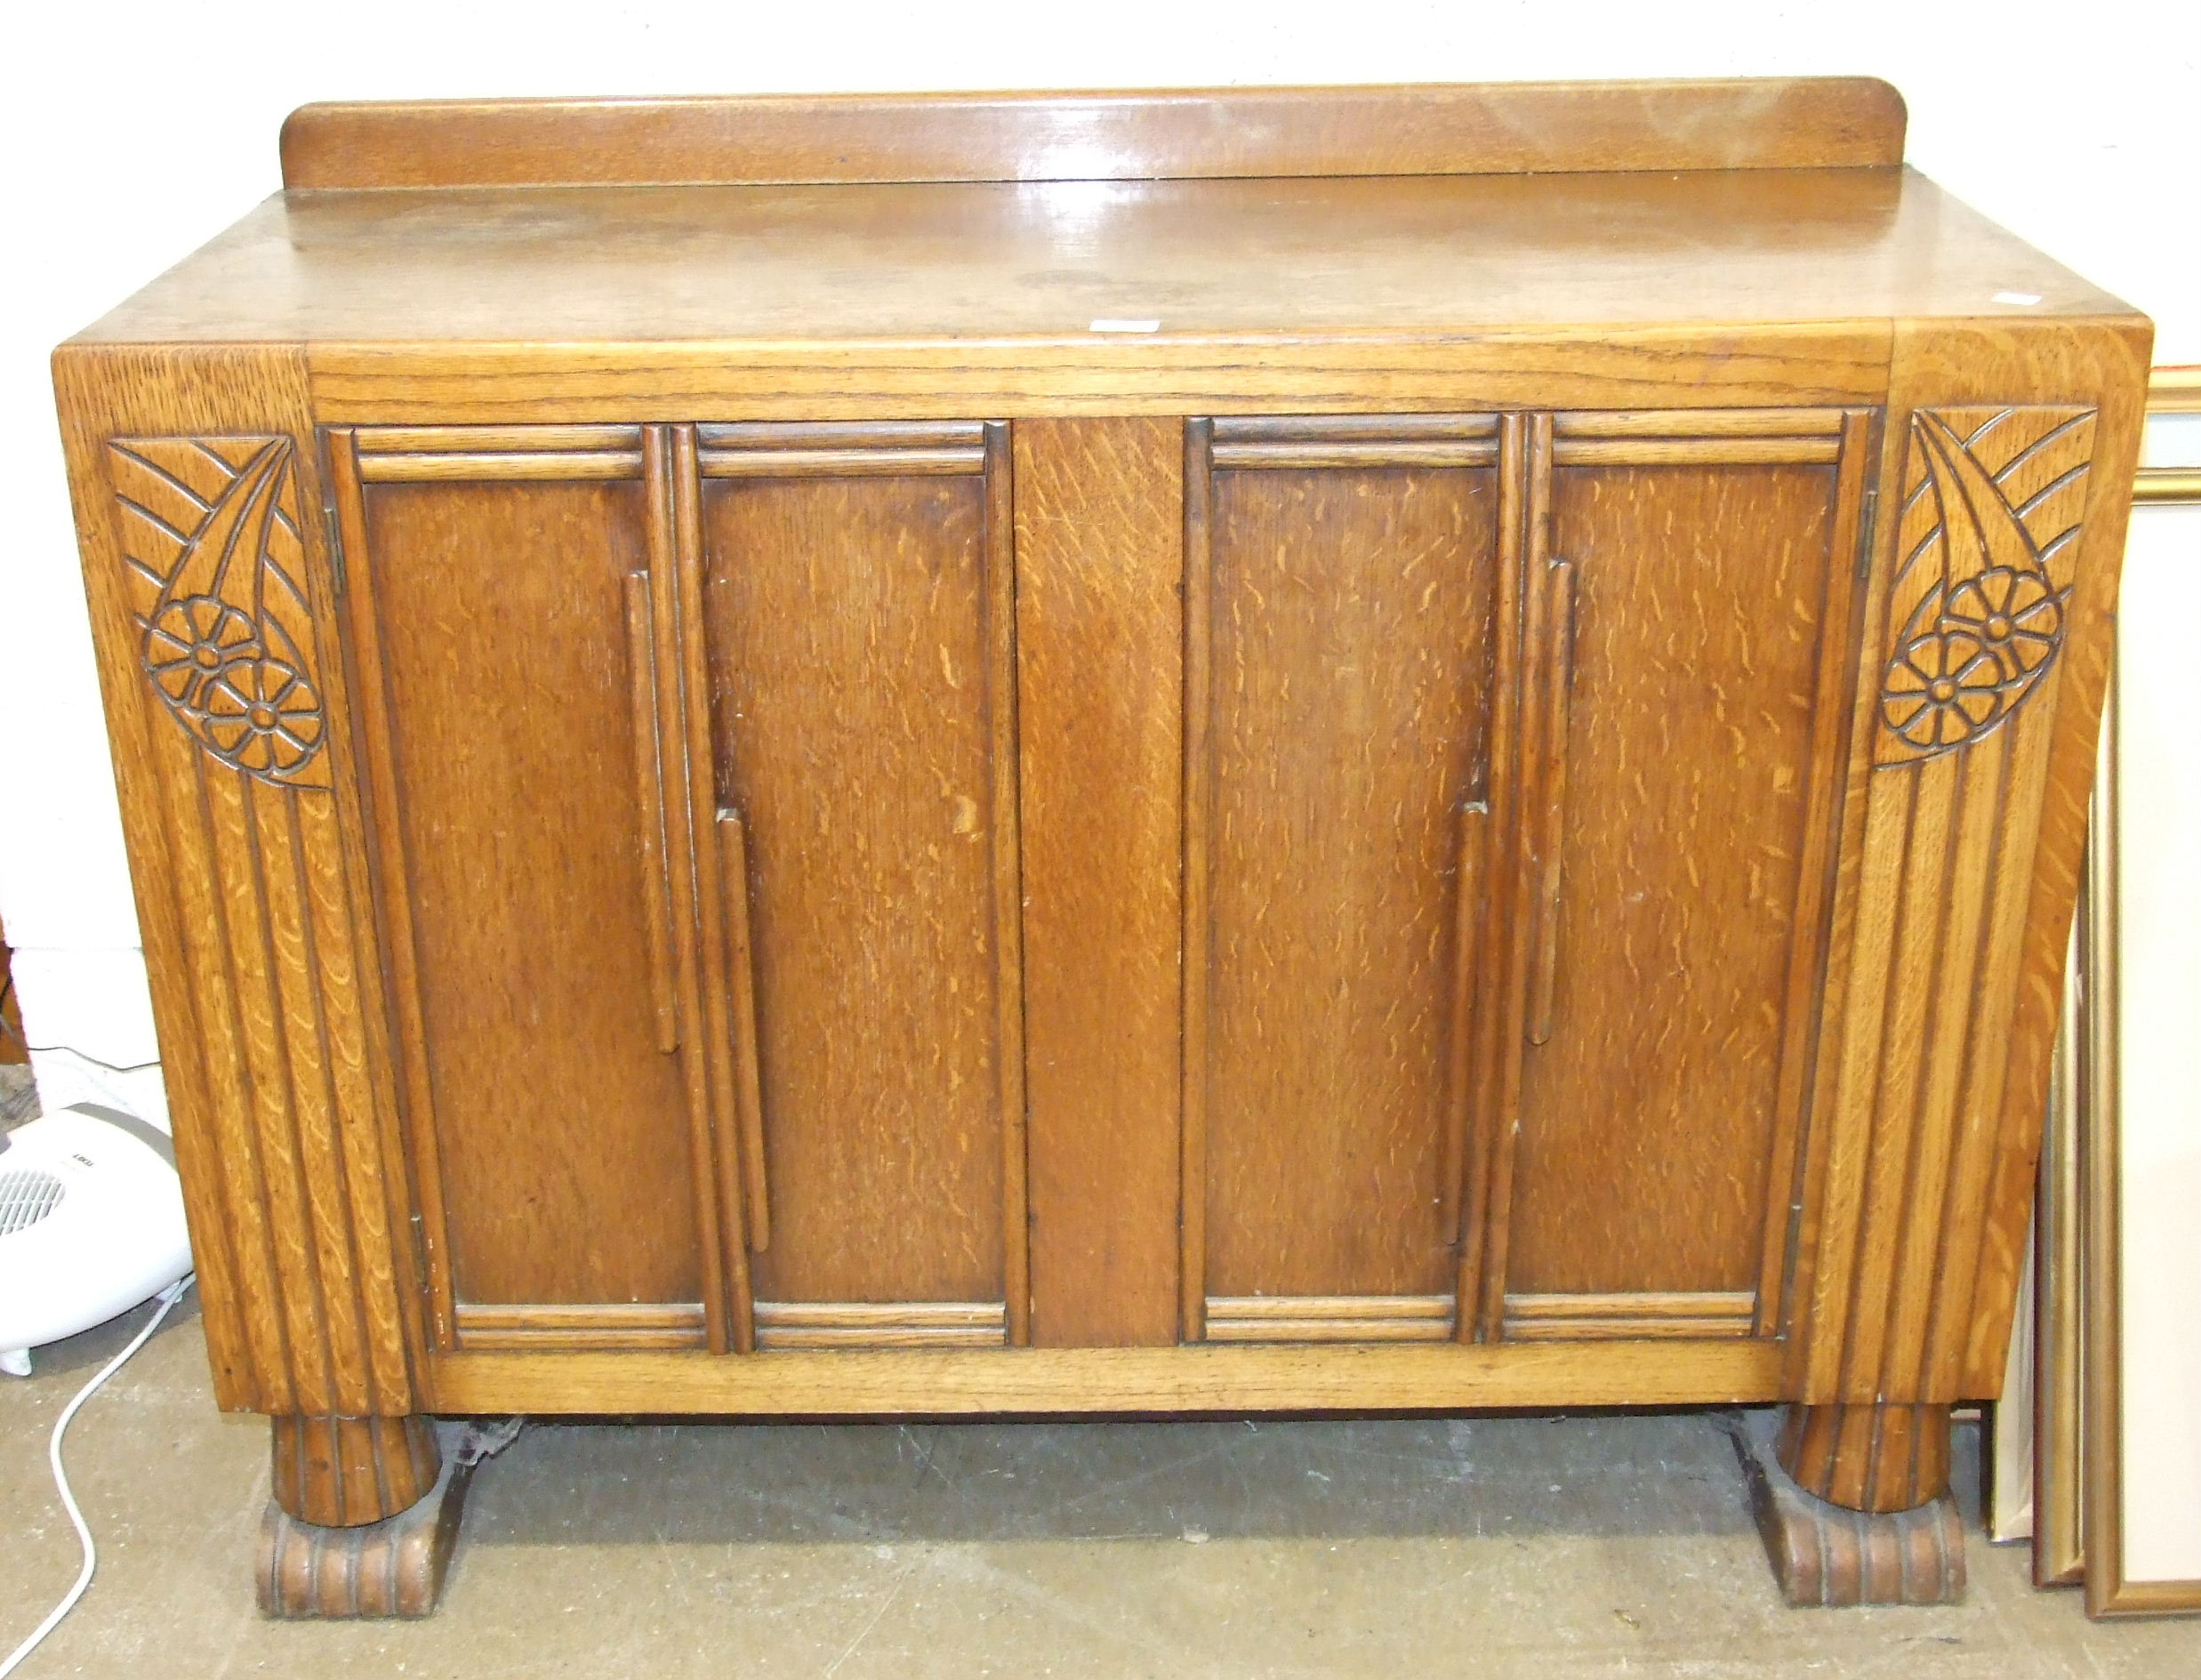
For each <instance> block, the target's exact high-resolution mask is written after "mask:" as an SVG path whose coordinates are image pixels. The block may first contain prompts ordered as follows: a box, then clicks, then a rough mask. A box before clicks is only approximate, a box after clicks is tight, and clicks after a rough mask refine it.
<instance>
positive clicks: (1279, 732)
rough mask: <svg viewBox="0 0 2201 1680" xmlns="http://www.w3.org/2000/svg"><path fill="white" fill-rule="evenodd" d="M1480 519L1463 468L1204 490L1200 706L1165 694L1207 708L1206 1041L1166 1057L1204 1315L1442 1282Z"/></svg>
mask: <svg viewBox="0 0 2201 1680" xmlns="http://www.w3.org/2000/svg"><path fill="white" fill-rule="evenodd" d="M1497 523H1498V485H1497V473H1496V471H1495V470H1493V469H1490V468H1461V469H1455V470H1434V469H1424V468H1393V469H1374V470H1370V469H1360V470H1291V469H1286V470H1273V469H1271V470H1246V471H1237V470H1222V471H1217V473H1216V474H1215V478H1214V490H1213V507H1212V513H1211V527H1210V533H1209V551H1210V553H1211V556H1212V561H1211V565H1212V577H1211V580H1210V582H1209V587H1208V591H1207V596H1208V600H1209V655H1208V656H1209V679H1208V686H1207V692H1206V693H1205V694H1204V695H1203V694H1199V693H1188V695H1187V696H1186V704H1187V705H1188V706H1197V707H1204V708H1206V709H1207V711H1208V712H1209V717H1208V720H1207V750H1206V754H1205V760H1204V762H1194V763H1192V764H1190V765H1189V766H1188V770H1187V774H1188V776H1193V777H1203V776H1204V778H1205V779H1206V781H1207V784H1208V785H1207V791H1206V797H1205V802H1206V808H1207V816H1206V828H1205V846H1204V853H1203V861H1202V867H1203V871H1204V874H1205V878H1206V895H1207V897H1206V917H1205V925H1204V928H1194V929H1193V930H1192V932H1191V933H1190V934H1189V935H1188V939H1187V952H1186V982H1185V983H1186V985H1200V986H1204V987H1205V988H1206V993H1207V1000H1206V1026H1205V1033H1204V1041H1192V1040H1188V1041H1187V1043H1186V1046H1185V1056H1186V1058H1187V1063H1188V1066H1189V1068H1190V1069H1191V1070H1192V1073H1191V1075H1190V1076H1191V1077H1193V1078H1199V1077H1201V1074H1203V1073H1204V1086H1205V1096H1204V1107H1205V1111H1206V1121H1205V1139H1206V1143H1205V1146H1206V1185H1205V1202H1206V1208H1207V1222H1206V1224H1207V1271H1206V1277H1205V1280H1204V1282H1205V1286H1206V1289H1207V1292H1208V1293H1209V1295H1211V1296H1251V1295H1287V1296H1320V1295H1362V1296H1364V1295H1430V1294H1435V1293H1440V1292H1443V1291H1445V1290H1446V1289H1447V1285H1448V1284H1449V1283H1450V1280H1451V1273H1452V1253H1451V1246H1450V1245H1451V1241H1452V1233H1451V1230H1450V1228H1449V1224H1448V1222H1447V1221H1446V1219H1445V1218H1443V1217H1442V1205H1443V1203H1444V1202H1445V1200H1446V1197H1445V1193H1444V1187H1443V1184H1442V1177H1441V1175H1442V1170H1443V1168H1444V1166H1445V1163H1446V1144H1445V1133H1446V1129H1447V1126H1448V1123H1449V1120H1448V1089H1449V1086H1448V1079H1447V1057H1448V1052H1449V1048H1450V1031H1451V1016H1452V1008H1453V1005H1452V988H1453V977H1454V969H1455V965H1456V963H1457V961H1458V955H1457V952H1456V939H1457V929H1458V902H1457V899H1458V861H1459V854H1460V844H1461V824H1462V823H1463V821H1464V820H1465V819H1464V817H1463V813H1462V807H1463V806H1465V805H1466V804H1467V803H1468V802H1470V801H1471V800H1474V799H1475V798H1477V797H1479V794H1480V792H1481V783H1482V773H1483V762H1484V757H1485V754H1486V752H1487V743H1486V740H1485V730H1486V727H1487V724H1486V713H1487V711H1488V707H1489V704H1490V685H1491V680H1492V673H1491V666H1490V649H1491V647H1492V634H1491V630H1492V616H1493V613H1494V611H1495V607H1496V597H1495V593H1494V587H1495V583H1496V561H1497V547H1498V541H1497ZM1193 599H1194V605H1193V608H1192V610H1193V611H1195V612H1197V611H1198V610H1199V607H1198V599H1199V597H1198V596H1197V595H1195V596H1194V598H1193ZM1203 946H1204V949H1203V948H1202V947H1203ZM1203 960H1204V966H1203ZM1186 1194H1188V1195H1191V1194H1195V1189H1194V1187H1193V1186H1188V1187H1187V1191H1186Z"/></svg>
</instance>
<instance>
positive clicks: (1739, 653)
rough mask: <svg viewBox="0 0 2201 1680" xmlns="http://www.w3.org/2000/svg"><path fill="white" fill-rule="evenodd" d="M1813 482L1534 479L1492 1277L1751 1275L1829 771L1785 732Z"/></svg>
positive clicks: (1611, 1288) (1721, 1278)
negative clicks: (1542, 724) (1521, 957)
mask: <svg viewBox="0 0 2201 1680" xmlns="http://www.w3.org/2000/svg"><path fill="white" fill-rule="evenodd" d="M1562 450H1563V444H1562ZM1561 458H1562V460H1563V459H1564V455H1563V454H1562V457H1561ZM1552 501H1553V509H1554V531H1553V541H1552V551H1553V553H1554V555H1555V556H1560V557H1563V558H1565V559H1568V560H1570V561H1571V562H1572V564H1573V567H1574V569H1575V573H1576V575H1577V578H1578V583H1577V586H1576V587H1577V591H1578V596H1577V599H1578V605H1577V609H1576V611H1577V626H1576V636H1575V673H1574V684H1573V690H1574V692H1573V700H1572V711H1571V727H1570V729H1569V732H1568V737H1567V750H1566V755H1565V757H1566V764H1567V779H1566V790H1565V805H1564V835H1563V842H1562V854H1561V869H1562V877H1563V882H1564V889H1563V898H1562V910H1561V915H1560V923H1559V936H1558V937H1559V956H1558V966H1557V969H1556V973H1555V980H1556V990H1555V994H1554V1002H1553V1009H1552V1018H1553V1022H1554V1026H1553V1032H1552V1036H1551V1037H1550V1039H1549V1041H1547V1042H1546V1043H1544V1044H1542V1045H1540V1046H1536V1047H1533V1048H1531V1049H1529V1050H1528V1052H1527V1055H1526V1064H1525V1066H1524V1069H1523V1073H1522V1098H1521V1137H1520V1144H1519V1155H1518V1158H1517V1162H1516V1165H1515V1168H1514V1193H1513V1201H1512V1216H1511V1235H1510V1248H1509V1252H1510V1261H1509V1266H1508V1269H1507V1273H1506V1288H1507V1290H1510V1291H1512V1292H1514V1293H1526V1294H1540V1293H1553V1294H1594V1293H1605V1292H1628V1291H1641V1292H1651V1291H1747V1290H1755V1288H1756V1286H1757V1282H1758V1277H1759V1272H1760V1260H1761V1258H1762V1250H1763V1242H1764V1240H1765V1222H1766V1218H1767V1215H1766V1210H1765V1207H1764V1194H1765V1185H1766V1175H1767V1170H1768V1166H1769V1154H1770V1152H1771V1150H1772V1149H1773V1148H1774V1147H1775V1145H1776V1144H1777V1142H1779V1140H1780V1139H1782V1138H1783V1137H1785V1136H1790V1135H1792V1134H1790V1133H1787V1131H1786V1130H1785V1129H1784V1128H1783V1126H1782V1124H1781V1118H1782V1117H1781V1115H1780V1113H1779V1106H1780V1098H1781V1081H1780V1073H1781V1057H1782V1052H1783V1049H1784V1045H1785V1043H1786V1041H1787V1020H1786V1015H1787V1008H1786V1000H1787V982H1788V973H1789V962H1790V957H1791V949H1792V944H1793V943H1794V941H1795V939H1796V938H1797V937H1798V936H1800V935H1799V929H1798V928H1797V927H1796V918H1797V908H1798V904H1799V893H1800V891H1801V892H1802V893H1803V895H1804V896H1805V897H1806V899H1807V900H1808V902H1810V903H1812V904H1816V902H1817V900H1816V896H1815V893H1814V892H1813V885H1812V883H1811V882H1809V881H1803V880H1800V879H1799V877H1800V875H1801V873H1802V872H1803V865H1804V860H1805V858H1806V856H1807V854H1808V853H1810V852H1811V850H1812V848H1811V847H1810V845H1809V838H1810V837H1809V835H1808V833H1807V832H1806V817H1807V813H1808V811H1809V808H1810V800H1809V795H1810V792H1811V783H1812V778H1813V776H1815V775H1820V776H1825V775H1832V774H1834V773H1835V772H1834V769H1833V767H1832V766H1823V767H1822V766H1815V765H1814V764H1813V762H1812V744H1813V727H1812V726H1813V711H1814V706H1813V702H1814V695H1815V692H1816V682H1817V678H1818V673H1819V636H1820V631H1821V628H1822V626H1823V625H1824V624H1825V623H1827V616H1828V615H1827V606H1828V600H1829V594H1830V591H1835V590H1837V589H1846V588H1848V587H1849V580H1850V577H1851V572H1852V568H1851V565H1850V561H1851V560H1852V559H1853V556H1852V555H1848V554H1844V555H1836V554H1835V553H1834V552H1833V537H1834V534H1835V530H1836V523H1837V520H1836V511H1837V510H1836V470H1835V468H1834V467H1832V466H1825V467H1817V466H1766V465H1739V466H1713V467H1700V466H1694V467H1679V466H1646V467H1567V466H1563V465H1562V466H1560V467H1558V468H1557V469H1555V470H1554V473H1553V490H1552ZM1819 856H1820V857H1821V858H1822V861H1823V857H1824V853H1823V852H1820V853H1819ZM1801 936H1805V937H1809V936H1810V930H1809V929H1808V928H1807V929H1805V930H1803V933H1802V935H1801ZM1683 1209H1686V1210H1687V1213H1686V1215H1685V1216H1683V1217H1677V1214H1679V1210H1683ZM1784 1235H1785V1234H1784Z"/></svg>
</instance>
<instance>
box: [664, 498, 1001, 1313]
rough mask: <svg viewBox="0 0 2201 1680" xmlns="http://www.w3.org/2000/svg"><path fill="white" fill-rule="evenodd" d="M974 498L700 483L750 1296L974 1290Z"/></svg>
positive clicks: (994, 1198) (992, 1025)
mask: <svg viewBox="0 0 2201 1680" xmlns="http://www.w3.org/2000/svg"><path fill="white" fill-rule="evenodd" d="M987 489H988V478H986V477H984V476H980V475H976V474H967V475H964V476H960V477H947V478H944V477H911V478H891V477H874V476H865V477H861V478H785V479H771V478H740V479H720V478H713V479H707V480H706V481H705V482H704V486H703V567H704V571H703V621H704V624H705V627H706V630H705V633H706V639H707V642H708V648H709V662H710V680H711V748H712V752H713V754H714V757H715V764H714V765H713V767H712V771H713V774H715V776H716V778H717V780H716V785H717V790H718V798H719V803H720V805H721V807H722V808H727V809H731V810H733V811H735V812H736V813H738V814H739V816H740V817H741V820H742V823H743V826H744V829H745V832H746V840H747V858H748V880H747V881H746V882H745V883H743V888H745V890H746V891H747V893H748V895H749V912H750V927H751V949H752V961H753V965H754V967H753V976H754V985H755V999H756V1017H757V1029H756V1030H757V1044H758V1065H759V1078H760V1081H761V1092H762V1120H763V1131H764V1154H765V1162H766V1180H767V1189H768V1193H769V1201H770V1207H771V1223H772V1232H771V1242H770V1246H769V1247H768V1248H767V1249H766V1250H763V1251H762V1252H760V1253H759V1254H757V1255H756V1256H755V1257H754V1259H753V1261H752V1267H753V1271H752V1276H753V1278H754V1280H755V1282H754V1287H755V1290H756V1295H757V1298H759V1300H765V1301H775V1302H800V1301H852V1302H860V1301H872V1302H891V1301H985V1300H1000V1299H1001V1298H1002V1291H1003V1287H1004V1281H1005V1267H1004V1252H1003V1236H1004V1232H1003V1209H1002V1202H1003V1194H1002V1192H1003V1170H1004V1169H1003V1152H1004V1147H1005V1141H1006V1139H1005V1126H1004V1116H1003V1114H1002V1111H1001V1100H1000V1057H1001V1055H1002V1053H1003V1047H1002V1045H1001V1043H1000V1018H999V1013H998V1003H999V994H998V991H997V988H998V986H999V985H1000V983H1001V980H1000V948H999V944H998V939H997V934H996V928H995V921H994V889H995V874H994V871H995V864H996V846H997V844H998V843H999V834H998V831H997V820H996V819H997V816H998V815H1000V814H999V813H998V812H997V807H996V800H995V792H994V789H995V773H996V768H997V765H996V761H995V756H994V722H995V718H994V708H995V707H996V706H998V705H1005V704H1008V696H1006V695H998V694H996V693H994V692H992V676H991V672H990V664H991V661H992V634H993V631H994V630H995V629H996V628H997V627H996V626H995V625H994V624H993V623H992V612H991V608H990V604H989V600H988V591H987V584H988V575H987V567H986V551H985V538H986V519H987ZM726 890H727V891H728V892H729V893H730V892H732V891H734V890H735V887H734V885H733V884H732V883H730V882H729V883H727V888H726ZM1017 1237H1018V1240H1019V1241H1021V1233H1018V1234H1017Z"/></svg>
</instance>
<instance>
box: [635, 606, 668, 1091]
mask: <svg viewBox="0 0 2201 1680" xmlns="http://www.w3.org/2000/svg"><path fill="white" fill-rule="evenodd" d="M625 587H626V605H627V663H628V666H629V668H630V672H631V676H630V698H631V702H632V705H633V711H634V780H635V797H636V800H637V802H638V804H639V808H640V809H639V818H640V823H641V832H642V894H643V896H644V897H645V898H647V900H648V903H647V904H646V905H645V906H644V909H643V916H642V920H643V926H644V928H645V929H646V931H647V938H648V941H649V983H650V1002H651V1005H652V1007H653V1008H654V1009H655V1012H656V1016H657V1048H658V1049H660V1050H662V1051H663V1052H664V1053H665V1054H666V1055H667V1056H671V1054H673V1053H674V1052H675V1051H677V1050H678V1049H679V1048H680V1015H679V1005H678V1002H677V1000H676V998H675V994H674V992H673V977H672V905H671V898H672V888H671V885H670V883H669V882H668V881H667V880H666V878H665V783H664V774H663V769H662V768H661V766H660V763H659V760H658V752H657V663H656V639H655V635H654V634H653V632H652V631H651V627H650V586H649V574H648V573H647V572H630V573H628V574H627V575H626V583H625Z"/></svg>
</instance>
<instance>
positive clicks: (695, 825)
mask: <svg viewBox="0 0 2201 1680" xmlns="http://www.w3.org/2000/svg"><path fill="white" fill-rule="evenodd" d="M668 430H669V431H670V434H671V437H670V442H671V479H672V564H673V576H674V578H675V579H676V580H677V582H678V586H679V607H680V610H679V643H678V644H677V645H678V647H679V658H678V661H677V663H678V664H679V669H680V701H681V718H680V724H681V727H682V728H683V730H684V732H685V739H686V745H687V763H688V798H687V817H688V822H687V836H688V843H689V845H690V846H691V847H692V848H694V851H695V904H696V916H695V934H696V938H695V944H696V945H697V947H698V951H699V954H700V955H701V958H702V961H701V963H700V965H699V966H700V968H701V969H702V987H701V990H702V1001H703V1021H704V1028H703V1042H704V1046H705V1049H706V1054H705V1056H704V1058H703V1059H704V1062H705V1065H706V1084H707V1086H708V1107H707V1113H708V1119H709V1124H710V1128H711V1141H712V1152H711V1153H712V1157H713V1160H714V1161H715V1162H716V1164H717V1169H718V1192H719V1205H720V1206H721V1207H723V1208H724V1209H725V1210H726V1217H725V1222H724V1224H723V1226H721V1238H722V1241H723V1242H724V1244H725V1255H726V1266H727V1274H728V1275H729V1276H731V1277H732V1278H734V1279H735V1280H736V1282H737V1284H738V1287H739V1291H740V1297H741V1301H742V1304H743V1307H742V1310H741V1311H740V1315H739V1317H738V1318H737V1319H736V1321H735V1324H734V1327H733V1329H734V1338H735V1347H736V1348H737V1349H739V1350H740V1351H741V1352H743V1353H746V1352H748V1351H750V1349H751V1347H752V1346H754V1345H755V1338H756V1313H755V1307H754V1305H753V1303H752V1302H751V1301H750V1300H749V1294H750V1282H749V1255H750V1252H751V1249H750V1244H751V1242H754V1241H756V1239H757V1237H758V1235H759V1234H758V1233H757V1232H755V1231H753V1230H751V1229H749V1228H748V1219H747V1218H746V1215H747V1213H748V1212H749V1211H750V1210H753V1209H754V1207H755V1206H756V1205H757V1202H758V1201H759V1200H760V1199H761V1198H760V1195H759V1193H758V1192H757V1191H756V1189H755V1188H754V1187H751V1191H750V1194H747V1195H744V1194H743V1178H744V1177H746V1176H747V1175H745V1174H744V1173H743V1170H742V1169H743V1162H742V1160H741V1118H740V1106H741V1105H740V1104H739V1102H738V1101H737V1100H736V1098H735V1084H734V1008H733V1002H732V999H731V998H730V996H729V995H728V991H727V955H726V913H725V910H724V908H723V907H724V905H725V904H726V901H727V900H726V883H725V881H724V880H722V879H721V876H720V870H719V832H718V831H719V796H718V780H719V757H718V752H717V750H716V744H715V743H714V742H713V740H712V738H711V647H710V637H709V633H708V631H707V629H706V626H705V623H704V617H703V466H702V462H701V460H700V459H699V457H698V455H697V454H696V443H695V427H694V426H686V425H684V426H673V427H671V428H669V429H668ZM714 906H717V907H718V908H716V909H714V908H713V907H714Z"/></svg>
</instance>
